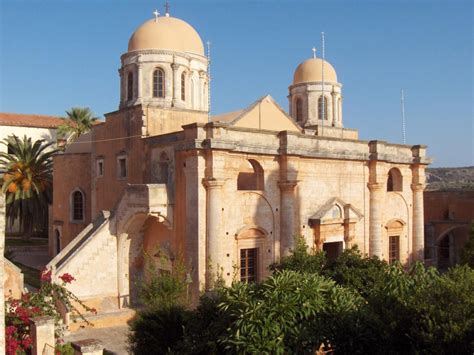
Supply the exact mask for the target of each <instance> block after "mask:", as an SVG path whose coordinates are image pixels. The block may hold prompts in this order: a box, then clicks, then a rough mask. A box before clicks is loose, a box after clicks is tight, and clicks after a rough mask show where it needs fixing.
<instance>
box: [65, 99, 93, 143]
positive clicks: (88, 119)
mask: <svg viewBox="0 0 474 355" xmlns="http://www.w3.org/2000/svg"><path fill="white" fill-rule="evenodd" d="M66 115H67V116H66V117H63V120H64V124H62V125H61V126H59V127H58V135H59V136H62V137H64V138H66V139H71V138H72V139H76V138H78V137H80V136H81V135H82V134H84V133H86V132H89V131H90V130H91V129H92V126H93V125H94V122H95V121H97V120H98V119H99V118H98V117H94V113H93V112H92V111H91V109H90V108H88V107H73V108H71V109H70V110H69V111H66Z"/></svg>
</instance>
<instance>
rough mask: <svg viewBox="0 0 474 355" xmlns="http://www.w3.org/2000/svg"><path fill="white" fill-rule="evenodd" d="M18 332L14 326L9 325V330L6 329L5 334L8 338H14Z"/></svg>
mask: <svg viewBox="0 0 474 355" xmlns="http://www.w3.org/2000/svg"><path fill="white" fill-rule="evenodd" d="M15 332H16V327H15V326H14V325H9V326H8V327H7V329H5V334H6V335H7V336H12V335H13V334H15Z"/></svg>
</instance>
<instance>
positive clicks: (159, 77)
mask: <svg viewBox="0 0 474 355" xmlns="http://www.w3.org/2000/svg"><path fill="white" fill-rule="evenodd" d="M153 97H165V72H164V71H163V69H161V68H158V69H156V70H155V71H154V72H153Z"/></svg>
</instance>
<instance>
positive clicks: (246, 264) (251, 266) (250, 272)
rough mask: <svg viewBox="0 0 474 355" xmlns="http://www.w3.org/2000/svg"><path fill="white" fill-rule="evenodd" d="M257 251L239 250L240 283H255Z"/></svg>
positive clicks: (254, 249) (255, 249)
mask: <svg viewBox="0 0 474 355" xmlns="http://www.w3.org/2000/svg"><path fill="white" fill-rule="evenodd" d="M257 258H258V249H257V248H253V249H240V281H242V282H257Z"/></svg>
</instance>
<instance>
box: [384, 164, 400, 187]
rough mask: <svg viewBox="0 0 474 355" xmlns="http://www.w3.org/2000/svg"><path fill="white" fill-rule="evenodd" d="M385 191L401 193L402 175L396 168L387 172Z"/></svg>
mask: <svg viewBox="0 0 474 355" xmlns="http://www.w3.org/2000/svg"><path fill="white" fill-rule="evenodd" d="M387 191H403V177H402V173H401V172H400V170H398V169H397V168H392V169H390V171H389V172H388V176H387Z"/></svg>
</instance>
